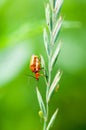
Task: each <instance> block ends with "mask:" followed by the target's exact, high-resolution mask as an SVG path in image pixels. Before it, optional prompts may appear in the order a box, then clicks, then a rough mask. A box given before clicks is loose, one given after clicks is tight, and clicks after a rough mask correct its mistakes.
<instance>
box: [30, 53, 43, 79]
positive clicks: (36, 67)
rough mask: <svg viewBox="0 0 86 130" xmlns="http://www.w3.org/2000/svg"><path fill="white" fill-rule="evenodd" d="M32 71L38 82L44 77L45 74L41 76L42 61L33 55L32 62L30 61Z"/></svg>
mask: <svg viewBox="0 0 86 130" xmlns="http://www.w3.org/2000/svg"><path fill="white" fill-rule="evenodd" d="M30 69H31V71H32V72H33V73H34V74H35V77H34V78H35V79H36V80H39V77H40V75H41V76H42V75H43V74H40V70H41V69H42V68H41V60H40V58H39V57H38V56H37V55H32V57H31V60H30ZM32 77H33V76H32Z"/></svg>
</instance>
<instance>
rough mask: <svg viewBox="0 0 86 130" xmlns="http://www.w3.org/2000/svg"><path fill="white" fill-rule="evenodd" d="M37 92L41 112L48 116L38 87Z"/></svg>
mask: <svg viewBox="0 0 86 130" xmlns="http://www.w3.org/2000/svg"><path fill="white" fill-rule="evenodd" d="M36 92H37V98H38V102H39V106H40V109H41V111H42V112H43V115H44V116H46V109H45V105H44V102H43V99H42V96H41V94H40V92H39V90H38V88H37V87H36Z"/></svg>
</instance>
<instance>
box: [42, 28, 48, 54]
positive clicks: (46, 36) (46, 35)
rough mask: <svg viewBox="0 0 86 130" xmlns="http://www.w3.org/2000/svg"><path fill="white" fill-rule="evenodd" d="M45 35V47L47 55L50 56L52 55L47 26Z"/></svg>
mask: <svg viewBox="0 0 86 130" xmlns="http://www.w3.org/2000/svg"><path fill="white" fill-rule="evenodd" d="M43 37H44V45H45V49H46V52H47V55H48V56H49V55H50V48H49V39H48V34H47V31H46V28H44V31H43Z"/></svg>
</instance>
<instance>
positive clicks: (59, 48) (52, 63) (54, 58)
mask: <svg viewBox="0 0 86 130" xmlns="http://www.w3.org/2000/svg"><path fill="white" fill-rule="evenodd" d="M60 50H61V41H60V42H59V44H58V45H57V47H56V50H55V52H54V54H53V56H52V59H51V69H52V67H53V65H54V64H55V62H56V59H57V57H58V55H59V52H60Z"/></svg>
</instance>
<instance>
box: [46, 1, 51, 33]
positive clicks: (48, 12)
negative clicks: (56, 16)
mask: <svg viewBox="0 0 86 130" xmlns="http://www.w3.org/2000/svg"><path fill="white" fill-rule="evenodd" d="M45 16H46V23H47V25H48V28H49V31H50V32H51V29H52V18H51V11H50V5H49V3H47V5H46V8H45Z"/></svg>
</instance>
